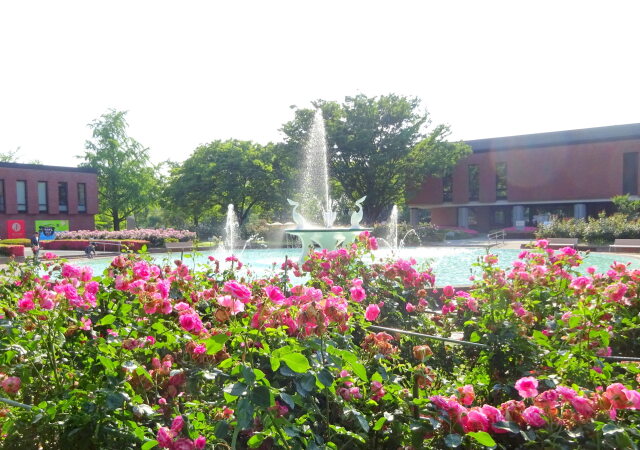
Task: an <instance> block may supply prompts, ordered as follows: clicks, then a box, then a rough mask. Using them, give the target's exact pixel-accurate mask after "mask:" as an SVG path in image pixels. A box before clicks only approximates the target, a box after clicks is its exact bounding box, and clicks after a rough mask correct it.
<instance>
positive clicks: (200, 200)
mask: <svg viewBox="0 0 640 450" xmlns="http://www.w3.org/2000/svg"><path fill="white" fill-rule="evenodd" d="M276 160H277V153H276V152H275V146H274V145H273V144H268V145H265V146H262V145H259V144H256V143H253V142H250V141H239V140H235V139H232V140H227V141H220V140H218V141H214V142H211V143H209V144H206V145H202V146H200V147H198V148H197V149H196V150H195V151H194V152H193V153H192V154H191V156H189V158H187V159H186V160H185V161H184V162H183V163H182V164H180V165H176V166H175V167H174V168H173V169H172V170H171V175H170V177H169V181H168V183H167V186H166V188H165V191H164V194H165V199H166V201H167V202H169V203H170V204H171V205H174V206H175V207H177V208H180V209H181V210H182V211H183V212H184V213H185V214H186V215H188V216H189V217H190V218H191V219H192V221H193V223H194V224H195V225H196V226H197V225H198V223H199V221H200V220H201V219H202V217H203V216H204V215H205V214H206V213H207V212H208V211H211V209H212V208H221V207H224V208H226V206H227V205H228V204H230V203H233V205H234V207H235V211H236V213H237V215H238V222H239V223H240V224H242V223H243V222H245V221H246V220H247V218H248V216H249V214H250V213H251V211H253V210H254V209H256V208H259V209H261V210H266V209H269V208H271V206H272V202H273V201H274V198H276V197H278V194H277V192H279V188H280V187H281V185H282V183H283V178H282V176H280V173H279V171H276V170H274V165H275V166H277V164H276Z"/></svg>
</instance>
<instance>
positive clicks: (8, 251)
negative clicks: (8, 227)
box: [0, 244, 24, 256]
mask: <svg viewBox="0 0 640 450" xmlns="http://www.w3.org/2000/svg"><path fill="white" fill-rule="evenodd" d="M0 255H2V256H24V246H23V245H12V244H0Z"/></svg>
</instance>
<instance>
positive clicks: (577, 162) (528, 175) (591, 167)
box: [409, 140, 640, 205]
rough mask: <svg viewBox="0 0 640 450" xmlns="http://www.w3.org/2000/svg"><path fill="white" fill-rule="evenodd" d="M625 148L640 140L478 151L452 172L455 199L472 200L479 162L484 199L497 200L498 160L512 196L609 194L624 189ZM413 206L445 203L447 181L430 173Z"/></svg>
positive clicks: (635, 148)
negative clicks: (471, 182) (471, 178)
mask: <svg viewBox="0 0 640 450" xmlns="http://www.w3.org/2000/svg"><path fill="white" fill-rule="evenodd" d="M625 152H640V140H626V141H615V142H599V143H590V144H576V145H570V146H561V147H541V148H525V149H509V150H506V151H493V152H486V153H475V154H472V155H470V156H469V157H468V158H466V159H465V160H463V161H461V162H460V163H459V164H458V165H457V166H456V168H455V169H454V173H453V203H463V204H464V203H467V202H468V188H467V183H468V165H469V164H478V165H479V166H480V198H479V201H480V202H487V203H488V202H494V201H495V200H496V174H495V164H496V163H497V162H506V163H507V185H508V189H507V201H509V202H534V201H558V200H568V201H571V200H580V199H608V198H611V197H613V196H615V195H620V194H622V161H623V154H624V153H625ZM409 203H410V205H420V204H423V205H424V204H427V205H433V204H441V203H442V181H441V180H440V179H438V178H427V179H426V180H425V182H424V184H423V186H422V188H421V189H420V190H419V191H418V192H417V193H416V195H415V196H414V197H413V198H412V199H411V201H410V202H409Z"/></svg>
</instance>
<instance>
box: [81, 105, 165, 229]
mask: <svg viewBox="0 0 640 450" xmlns="http://www.w3.org/2000/svg"><path fill="white" fill-rule="evenodd" d="M126 114H127V113H126V111H116V110H109V112H107V113H105V114H103V115H102V116H100V118H99V119H96V120H94V121H93V122H92V123H91V124H89V127H90V128H91V129H92V130H93V133H92V139H90V140H87V141H86V143H85V149H86V151H85V153H84V155H82V156H80V158H83V159H84V162H83V163H82V164H81V166H83V167H92V168H94V169H96V170H97V172H98V200H99V209H100V213H101V214H104V215H106V216H108V217H109V218H110V221H111V222H112V224H113V229H114V230H119V229H120V224H121V223H122V221H123V220H125V219H126V218H127V217H128V216H130V215H131V214H134V213H136V212H138V211H142V210H144V209H145V208H147V207H148V206H149V205H150V204H152V203H154V202H155V201H156V199H157V191H158V189H157V185H158V182H157V177H156V168H155V167H154V166H153V165H152V164H151V163H150V162H149V150H148V149H147V148H145V147H143V146H142V145H140V143H138V142H137V141H136V140H135V139H133V138H131V137H129V136H128V134H127V127H128V124H127V121H126V120H125V116H126Z"/></svg>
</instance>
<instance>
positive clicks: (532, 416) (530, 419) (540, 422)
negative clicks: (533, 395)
mask: <svg viewBox="0 0 640 450" xmlns="http://www.w3.org/2000/svg"><path fill="white" fill-rule="evenodd" d="M543 414H544V411H542V410H541V409H540V408H538V407H537V406H529V407H528V408H527V409H525V410H524V411H523V412H522V418H523V419H524V421H525V422H527V424H529V425H531V426H532V427H536V428H539V427H543V426H544V425H545V424H546V423H547V421H546V420H545V419H544V417H543Z"/></svg>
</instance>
